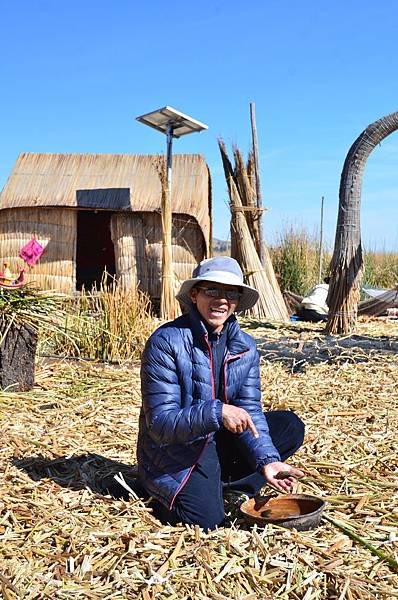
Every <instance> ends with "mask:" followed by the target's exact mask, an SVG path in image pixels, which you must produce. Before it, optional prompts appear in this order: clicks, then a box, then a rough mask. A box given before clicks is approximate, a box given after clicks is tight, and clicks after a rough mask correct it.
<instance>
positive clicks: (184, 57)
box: [0, 0, 398, 251]
mask: <svg viewBox="0 0 398 600" xmlns="http://www.w3.org/2000/svg"><path fill="white" fill-rule="evenodd" d="M0 7H1V33H0V81H1V90H2V91H1V94H0V132H1V136H0V187H2V186H3V185H4V183H5V181H6V178H7V176H8V174H9V172H10V170H11V168H12V166H13V164H14V161H15V160H16V158H17V156H18V154H19V153H20V152H23V151H31V152H65V153H68V152H79V153H80V152H81V153H84V152H99V153H102V152H105V153H108V152H109V153H113V152H114V153H157V152H163V151H164V149H165V138H164V136H163V135H161V134H160V133H158V132H156V131H154V130H151V129H150V128H148V127H145V126H143V125H141V124H140V123H138V122H136V121H135V120H134V117H135V116H137V115H140V114H143V113H145V112H149V111H151V110H153V109H156V108H159V107H161V106H165V105H171V106H174V107H175V108H177V109H179V110H181V111H182V112H185V113H187V114H190V115H192V116H193V117H195V118H197V119H199V120H200V121H203V122H205V123H207V124H208V126H209V130H208V131H207V132H203V133H200V134H194V135H190V136H187V137H186V138H181V139H179V140H176V141H175V144H174V151H175V152H181V153H185V152H198V153H201V154H203V155H204V156H205V158H206V160H207V162H208V164H209V166H210V170H211V173H212V179H213V204H214V211H213V218H214V235H215V236H216V237H219V238H222V239H226V238H227V237H228V229H229V227H228V225H229V209H228V207H227V192H226V185H225V181H224V176H223V171H222V166H221V160H220V157H219V152H218V147H217V137H218V136H221V137H223V138H224V140H225V142H226V143H227V145H228V147H230V146H231V144H232V143H236V144H237V145H238V146H239V148H240V149H241V150H242V151H243V152H244V153H245V154H246V153H247V151H248V149H249V146H250V120H249V103H250V101H254V102H255V105H256V116H257V129H258V138H259V147H260V167H261V182H262V190H263V203H264V205H265V206H267V207H269V209H270V210H269V211H268V212H267V213H266V215H265V217H264V232H265V236H266V239H267V240H268V241H269V242H270V243H273V242H274V241H275V240H276V239H277V236H278V232H280V231H282V230H284V229H286V228H288V227H290V226H294V227H298V228H300V227H305V228H306V229H307V230H308V231H309V232H310V233H315V232H316V231H317V230H318V228H319V212H320V198H321V196H324V197H325V217H324V219H325V233H326V240H327V242H328V244H329V245H330V246H332V244H333V240H334V232H335V226H336V218H337V207H338V187H339V180H340V174H341V170H342V167H343V163H344V159H345V156H346V153H347V151H348V149H349V147H350V146H351V144H352V143H353V141H354V140H355V139H356V137H357V136H358V135H359V134H360V133H361V131H362V130H363V129H364V128H365V127H366V126H367V125H368V124H369V123H372V122H373V121H375V120H377V119H378V118H380V117H382V116H384V115H386V114H389V113H391V112H394V111H396V110H398V77H397V73H398V48H397V46H398V0H379V1H378V2H376V1H375V0H361V1H359V0H334V1H333V2H330V1H329V2H326V1H322V0H317V1H315V0H301V1H299V0H285V1H284V2H282V1H276V0H262V1H261V0H258V1H256V2H254V1H250V0H247V1H246V3H243V2H242V1H241V0H240V1H237V0H229V1H227V0H220V1H218V0H214V1H211V0H208V1H200V0H197V1H196V2H187V1H186V0H185V1H184V2H183V1H179V0H178V1H176V0H169V2H159V1H158V0H152V1H151V2H147V3H144V2H135V1H133V0H130V1H128V0H113V1H112V2H111V1H104V0H95V1H94V0H79V1H77V0H68V1H67V2H66V1H64V2H61V1H60V0H29V1H28V0H15V1H14V2H11V0H0ZM397 167H398V132H396V133H394V134H392V135H391V136H389V137H388V138H386V140H384V142H383V143H382V144H381V145H380V147H378V148H376V149H375V150H374V152H373V153H372V155H371V157H370V158H369V160H368V163H367V167H366V170H365V177H364V185H363V194H362V213H361V219H362V237H363V241H364V245H365V248H366V247H368V248H372V249H376V248H377V249H386V250H392V251H397V250H398V233H397V223H398V168H397Z"/></svg>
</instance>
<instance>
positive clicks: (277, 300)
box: [218, 140, 289, 321]
mask: <svg viewBox="0 0 398 600" xmlns="http://www.w3.org/2000/svg"><path fill="white" fill-rule="evenodd" d="M218 145H219V148H220V152H221V158H222V162H223V166H224V173H225V178H226V181H227V185H228V192H229V198H230V208H231V255H232V256H233V257H234V258H236V259H237V261H238V262H239V263H240V265H241V267H242V270H243V273H244V276H245V280H246V282H247V283H248V285H251V286H253V287H254V288H256V289H257V290H258V292H259V295H260V296H259V300H258V302H257V303H256V304H255V305H254V307H253V308H252V309H251V310H250V311H249V312H250V314H251V315H252V316H255V317H257V318H265V319H272V320H275V321H288V320H289V315H288V313H287V310H286V305H285V302H284V300H283V297H282V293H281V291H280V288H279V285H278V282H277V279H276V277H275V272H274V269H273V266H272V262H271V258H270V255H269V253H268V250H267V249H266V248H265V247H264V245H263V255H264V264H263V265H262V264H261V261H260V258H259V249H260V245H261V243H262V241H261V240H260V237H259V228H258V214H259V210H258V209H257V207H256V204H255V202H254V191H253V186H252V183H251V173H252V160H251V159H249V162H248V166H245V164H244V160H243V157H242V154H241V152H240V151H239V150H238V148H236V147H234V150H233V152H234V159H235V169H234V168H233V167H232V164H231V162H230V160H229V158H228V154H227V150H226V147H225V144H224V142H223V140H219V141H218Z"/></svg>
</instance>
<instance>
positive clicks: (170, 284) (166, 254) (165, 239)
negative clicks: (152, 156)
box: [154, 156, 180, 321]
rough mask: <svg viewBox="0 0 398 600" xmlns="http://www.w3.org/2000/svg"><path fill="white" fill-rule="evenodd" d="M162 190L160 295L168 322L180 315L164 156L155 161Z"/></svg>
mask: <svg viewBox="0 0 398 600" xmlns="http://www.w3.org/2000/svg"><path fill="white" fill-rule="evenodd" d="M154 164H155V168H156V170H157V172H158V175H159V179H160V184H161V188H162V204H161V219H162V290H161V295H160V317H161V319H165V320H166V321H170V320H172V319H175V317H177V316H178V315H179V314H180V309H179V305H178V302H177V300H176V297H175V295H176V281H175V276H174V272H173V257H172V245H171V228H172V210H171V189H170V182H169V180H168V177H167V170H166V162H165V159H164V157H163V156H158V157H156V160H155V161H154Z"/></svg>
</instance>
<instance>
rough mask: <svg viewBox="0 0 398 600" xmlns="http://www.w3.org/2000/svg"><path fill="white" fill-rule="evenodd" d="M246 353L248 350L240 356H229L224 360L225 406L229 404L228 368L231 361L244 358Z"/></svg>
mask: <svg viewBox="0 0 398 600" xmlns="http://www.w3.org/2000/svg"><path fill="white" fill-rule="evenodd" d="M246 352H248V350H245V351H244V352H241V353H240V354H234V355H233V356H231V355H229V354H227V356H226V357H225V360H224V371H223V375H224V403H225V404H229V402H228V396H227V366H228V363H230V362H231V361H233V360H235V359H236V358H240V357H241V356H243V355H244V354H246Z"/></svg>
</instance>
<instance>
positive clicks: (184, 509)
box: [137, 256, 304, 530]
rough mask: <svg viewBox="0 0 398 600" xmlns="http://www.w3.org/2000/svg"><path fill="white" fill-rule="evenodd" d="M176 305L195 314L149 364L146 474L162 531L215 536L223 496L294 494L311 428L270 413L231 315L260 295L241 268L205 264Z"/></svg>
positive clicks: (155, 337)
mask: <svg viewBox="0 0 398 600" xmlns="http://www.w3.org/2000/svg"><path fill="white" fill-rule="evenodd" d="M177 298H178V300H179V301H180V302H181V303H182V304H184V305H185V306H187V308H188V309H189V313H188V314H184V315H183V316H181V317H178V318H177V319H175V320H174V321H172V322H169V323H166V324H165V325H162V326H161V327H159V329H157V330H156V331H155V332H154V333H153V334H152V335H151V337H150V338H149V340H148V342H147V344H146V347H145V350H144V353H143V357H142V364H141V387H142V408H141V413H140V422H139V436H138V445H137V458H138V472H139V478H140V482H141V483H142V485H143V487H144V488H145V490H146V491H147V492H148V493H149V494H150V495H151V496H153V497H154V498H155V502H154V508H155V514H156V516H157V517H158V518H159V519H160V520H161V521H162V522H163V523H170V524H171V525H174V524H176V523H178V522H183V523H190V524H198V525H200V526H201V527H203V528H204V529H206V530H207V529H214V528H215V527H216V526H217V525H220V524H221V523H222V521H223V519H224V503H223V490H224V489H228V488H229V489H231V490H234V491H236V492H244V493H246V494H248V495H254V494H255V493H257V492H258V491H259V490H260V488H261V487H262V486H263V485H265V484H266V483H267V482H268V483H270V484H272V485H273V486H274V487H276V488H277V489H279V490H280V491H282V492H286V491H289V490H290V489H291V487H292V485H293V483H294V480H295V478H298V477H301V476H302V475H303V472H302V471H300V470H299V469H296V468H294V467H292V466H291V465H288V464H285V463H284V462H283V461H285V460H286V459H287V458H288V457H289V456H291V455H292V454H293V453H294V452H295V451H296V450H297V449H298V448H299V447H300V446H301V444H302V442H303V439H304V424H303V423H302V421H301V420H300V419H299V418H298V416H297V415H295V414H294V413H293V412H290V411H271V412H267V413H265V414H264V413H263V411H262V407H261V391H260V369H259V356H258V352H257V347H256V343H255V341H254V339H253V338H252V337H251V336H250V335H248V334H247V333H245V332H243V331H242V330H241V329H240V327H239V324H238V322H237V320H236V318H235V316H234V314H233V313H234V312H235V311H236V310H239V311H244V310H247V309H249V308H251V307H252V306H253V305H254V304H255V303H256V302H257V300H258V292H257V291H256V290H255V289H254V288H252V287H250V286H248V285H245V284H244V283H243V275H242V271H241V269H240V267H239V265H238V263H237V262H236V261H235V260H234V259H232V258H229V257H226V256H221V257H217V258H211V259H207V260H204V261H202V262H201V263H200V264H199V265H198V266H197V267H196V269H195V270H194V272H193V274H192V278H191V279H188V280H186V281H184V282H183V284H182V286H181V289H180V291H179V293H178V294H177ZM281 471H284V472H286V478H285V479H278V478H277V477H276V476H277V475H278V473H279V472H281Z"/></svg>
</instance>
